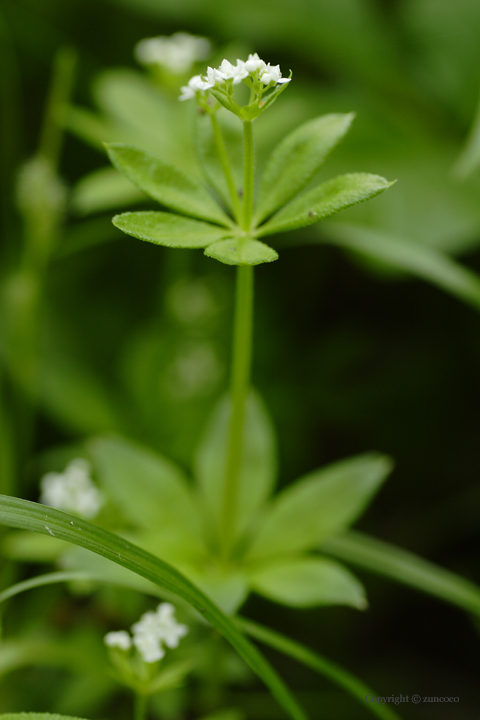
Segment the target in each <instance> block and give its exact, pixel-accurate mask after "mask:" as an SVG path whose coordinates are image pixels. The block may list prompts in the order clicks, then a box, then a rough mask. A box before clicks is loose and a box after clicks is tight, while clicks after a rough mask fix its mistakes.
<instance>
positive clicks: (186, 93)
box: [178, 75, 215, 100]
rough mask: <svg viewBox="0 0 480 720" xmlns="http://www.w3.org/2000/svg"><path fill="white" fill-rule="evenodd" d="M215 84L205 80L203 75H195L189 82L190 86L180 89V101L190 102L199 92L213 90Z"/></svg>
mask: <svg viewBox="0 0 480 720" xmlns="http://www.w3.org/2000/svg"><path fill="white" fill-rule="evenodd" d="M214 84H215V83H214V82H210V81H209V80H204V79H203V78H202V76H201V75H194V76H193V77H192V78H190V80H189V81H188V85H184V86H183V87H181V88H180V92H181V93H182V94H181V95H180V97H179V98H178V99H179V100H190V99H191V98H193V97H195V94H196V92H197V91H198V90H210V88H212V87H213V86H214Z"/></svg>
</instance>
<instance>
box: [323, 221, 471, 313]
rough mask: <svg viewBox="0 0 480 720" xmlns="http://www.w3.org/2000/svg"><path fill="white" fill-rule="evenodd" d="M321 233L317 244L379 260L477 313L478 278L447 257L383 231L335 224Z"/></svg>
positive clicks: (431, 248) (328, 226) (430, 248)
mask: <svg viewBox="0 0 480 720" xmlns="http://www.w3.org/2000/svg"><path fill="white" fill-rule="evenodd" d="M322 230H323V231H324V232H323V233H322V237H321V238H319V242H321V243H326V244H333V245H338V246H339V247H343V248H346V249H347V250H353V251H354V252H358V253H360V254H362V255H366V256H367V257H371V258H374V259H375V260H377V261H378V260H380V261H381V262H382V263H387V264H388V265H390V266H392V267H393V268H395V269H396V270H402V271H403V272H408V273H410V274H411V275H414V276H416V277H418V278H421V279H422V280H426V281H427V282H431V283H433V284H434V285H437V286H438V287H439V288H441V289H442V290H446V291H447V292H449V293H451V294H452V295H455V296H456V297H458V298H459V299H460V300H463V301H464V302H467V303H468V304H469V305H473V307H474V308H476V309H477V310H478V309H480V276H479V275H477V274H476V273H474V272H473V271H472V270H469V269H468V268H466V267H463V266H462V265H461V264H460V263H458V262H457V261H456V260H454V259H453V258H451V257H449V256H448V255H447V254H446V253H443V252H441V251H440V250H436V249H435V248H433V247H429V246H428V245H422V244H420V243H418V242H414V241H413V240H407V239H405V238H402V237H397V236H396V235H390V234H389V233H386V232H384V231H383V230H375V229H371V228H362V227H356V226H354V225H346V224H344V223H336V222H335V223H334V222H332V223H328V225H327V227H325V226H323V228H322Z"/></svg>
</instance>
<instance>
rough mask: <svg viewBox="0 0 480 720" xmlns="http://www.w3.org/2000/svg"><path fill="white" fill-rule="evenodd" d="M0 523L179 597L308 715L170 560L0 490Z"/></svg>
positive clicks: (290, 707) (294, 709)
mask: <svg viewBox="0 0 480 720" xmlns="http://www.w3.org/2000/svg"><path fill="white" fill-rule="evenodd" d="M0 524H1V525H6V526H8V527H17V528H21V529H24V530H31V531H33V532H39V533H42V534H44V535H45V534H48V535H51V536H53V537H58V538H60V539H61V540H67V541H68V542H71V543H73V544H74V545H80V547H84V548H86V549H87V550H91V551H92V552H95V553H98V554H99V555H103V557H106V558H108V559H109V560H112V561H113V562H115V563H118V565H122V566H123V567H126V568H127V569H129V570H132V571H133V572H135V573H137V574H138V575H141V576H142V577H144V578H147V580H151V581H152V582H153V583H155V584H156V585H158V586H159V587H163V588H165V589H166V590H169V591H170V592H172V593H173V594H175V595H178V596H180V597H181V598H183V599H184V600H186V601H187V602H188V603H189V604H190V605H192V606H193V607H194V608H195V609H196V610H197V611H198V612H200V613H201V614H202V615H203V616H204V617H205V619H206V620H207V621H208V622H210V623H211V624H212V625H213V626H214V627H215V628H216V630H218V632H220V633H221V634H222V635H224V636H225V638H226V639H227V640H228V641H229V642H230V643H231V645H232V646H233V647H234V648H235V649H236V650H237V652H238V653H239V654H240V655H241V657H242V658H243V659H244V660H245V662H246V663H247V664H248V665H250V667H251V668H252V670H253V671H254V672H255V673H256V674H257V675H258V676H259V677H260V678H261V679H262V680H263V682H264V683H265V684H266V685H267V687H268V688H269V689H270V691H271V693H272V695H273V696H274V697H275V698H276V699H277V700H278V702H279V703H280V704H281V705H282V706H283V708H284V709H285V710H286V712H287V713H288V714H289V715H290V716H291V717H292V718H295V720H305V714H304V713H303V711H302V710H301V709H300V707H299V706H298V705H297V703H296V701H295V699H294V698H293V696H292V695H291V693H290V691H289V690H288V688H287V687H286V685H285V684H284V683H283V681H282V680H281V679H280V678H279V676H278V675H277V674H276V672H275V671H274V670H273V668H272V667H271V666H270V665H269V664H268V662H267V661H266V660H265V658H264V657H263V656H262V654H261V653H259V652H258V650H257V649H256V648H255V647H254V646H253V645H252V644H251V643H250V642H249V641H248V640H247V639H246V638H245V636H244V635H243V634H242V633H241V632H240V631H239V630H238V629H237V627H236V625H235V624H234V623H233V621H232V620H230V619H229V618H228V617H227V616H226V615H224V613H222V612H221V610H219V609H218V608H217V607H216V605H215V604H214V603H213V602H212V601H211V600H210V599H209V598H208V597H207V596H206V595H204V594H203V593H202V592H201V591H200V590H198V589H197V588H196V587H195V586H194V585H193V584H192V583H191V582H190V581H189V580H187V579H186V578H185V577H184V576H183V575H182V574H181V573H179V572H178V571H177V570H175V569H174V568H173V567H171V566H170V565H167V564H166V563H164V562H162V560H159V559H158V558H156V557H155V556H154V555H151V554H150V553H147V552H145V551H144V550H141V548H138V547H136V546H135V545H132V544H131V543H129V542H128V541H127V540H123V539H122V538H120V537H118V536H116V535H114V534H113V533H110V532H108V531H107V530H103V529H102V528H99V527H97V526H95V525H92V524H91V523H89V522H86V521H85V520H81V519H79V518H77V517H75V516H73V515H68V514H67V513H64V512H61V511H59V510H54V509H52V508H49V507H46V506H45V505H39V504H37V503H33V502H29V501H27V500H20V499H19V498H13V497H7V496H6V495H0Z"/></svg>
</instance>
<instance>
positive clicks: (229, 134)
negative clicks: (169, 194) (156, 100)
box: [195, 112, 243, 207]
mask: <svg viewBox="0 0 480 720" xmlns="http://www.w3.org/2000/svg"><path fill="white" fill-rule="evenodd" d="M217 122H218V125H219V128H220V132H221V134H222V136H223V139H224V141H225V146H226V148H228V159H229V161H230V166H231V169H232V174H233V177H234V182H235V185H236V187H237V188H241V187H242V183H243V133H242V125H241V123H239V122H238V120H237V118H236V117H234V116H233V115H232V114H231V113H229V112H226V113H223V112H220V113H217ZM195 144H196V149H197V153H198V157H199V159H200V162H201V165H202V169H203V171H204V173H205V175H206V177H207V179H208V181H209V183H210V184H211V186H212V187H213V188H214V189H215V192H216V193H218V195H219V196H220V197H221V199H222V201H223V203H224V204H225V206H226V207H231V205H232V200H231V197H230V193H229V190H228V186H227V183H226V181H225V174H224V172H223V168H222V164H221V162H220V158H219V155H218V149H217V145H216V143H215V137H214V134H213V129H212V120H211V118H210V115H209V114H208V113H207V114H204V115H200V114H197V117H196V124H195Z"/></svg>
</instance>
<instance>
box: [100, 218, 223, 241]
mask: <svg viewBox="0 0 480 720" xmlns="http://www.w3.org/2000/svg"><path fill="white" fill-rule="evenodd" d="M112 222H113V224H114V225H115V227H117V228H118V229H119V230H123V232H124V233H127V235H133V237H136V238H139V240H146V241H147V242H151V243H153V244H154V245H165V246H166V247H174V248H204V247H207V245H210V244H211V243H213V242H216V241H217V240H221V239H222V238H224V237H225V236H228V235H229V234H230V231H229V230H227V229H223V228H220V227H218V226H217V225H210V224H209V223H205V222H200V221H199V220H190V219H189V218H185V217H182V216H181V215H174V214H173V213H166V212H155V211H149V210H145V211H143V212H128V213H122V215H115V217H114V218H113V220H112Z"/></svg>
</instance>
